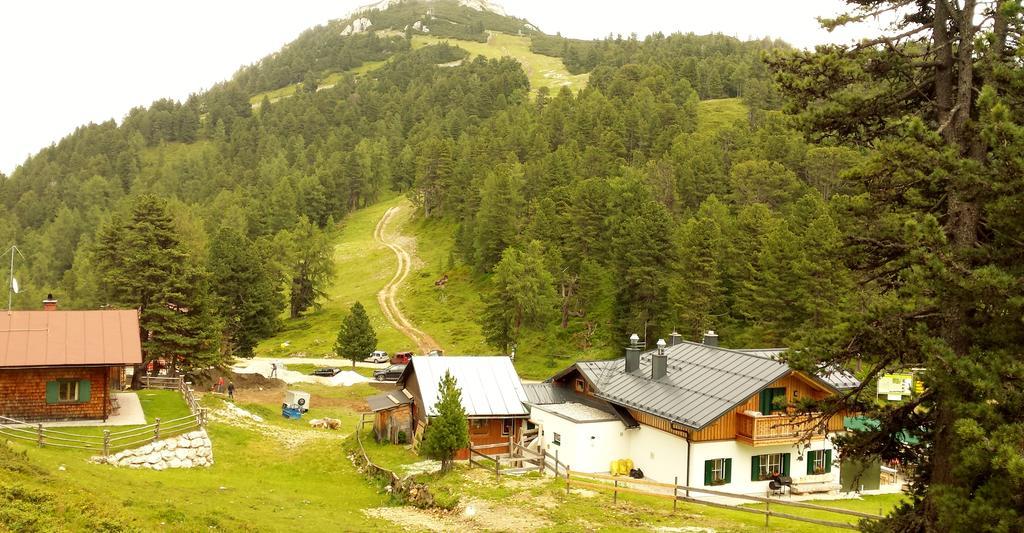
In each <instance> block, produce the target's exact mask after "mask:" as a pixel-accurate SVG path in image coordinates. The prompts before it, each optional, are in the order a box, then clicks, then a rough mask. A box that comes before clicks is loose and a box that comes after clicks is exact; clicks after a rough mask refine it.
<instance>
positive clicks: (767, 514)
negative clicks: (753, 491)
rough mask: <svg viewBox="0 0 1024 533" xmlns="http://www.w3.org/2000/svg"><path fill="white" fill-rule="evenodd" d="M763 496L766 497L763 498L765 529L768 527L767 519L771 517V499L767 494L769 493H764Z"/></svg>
mask: <svg viewBox="0 0 1024 533" xmlns="http://www.w3.org/2000/svg"><path fill="white" fill-rule="evenodd" d="M765 496H766V497H765V500H764V528H765V530H767V529H768V521H769V520H770V519H771V517H772V509H771V506H772V501H771V496H769V495H765Z"/></svg>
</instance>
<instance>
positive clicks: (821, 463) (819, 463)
mask: <svg viewBox="0 0 1024 533" xmlns="http://www.w3.org/2000/svg"><path fill="white" fill-rule="evenodd" d="M811 468H812V470H811V471H812V472H814V473H815V474H818V473H821V474H824V473H825V450H815V451H814V465H812V466H811Z"/></svg>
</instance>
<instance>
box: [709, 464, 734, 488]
mask: <svg viewBox="0 0 1024 533" xmlns="http://www.w3.org/2000/svg"><path fill="white" fill-rule="evenodd" d="M730 481H732V459H708V460H707V461H704V485H724V484H726V483H729V482H730Z"/></svg>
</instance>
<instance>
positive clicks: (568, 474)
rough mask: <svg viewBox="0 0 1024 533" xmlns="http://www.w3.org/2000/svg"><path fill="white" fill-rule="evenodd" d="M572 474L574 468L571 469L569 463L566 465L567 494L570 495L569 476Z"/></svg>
mask: <svg viewBox="0 0 1024 533" xmlns="http://www.w3.org/2000/svg"><path fill="white" fill-rule="evenodd" d="M570 475H572V470H570V469H569V465H565V495H566V496H568V495H569V476H570Z"/></svg>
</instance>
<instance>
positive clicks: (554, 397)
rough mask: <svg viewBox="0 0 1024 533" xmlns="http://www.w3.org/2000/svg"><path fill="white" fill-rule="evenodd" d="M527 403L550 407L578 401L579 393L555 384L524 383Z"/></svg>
mask: <svg viewBox="0 0 1024 533" xmlns="http://www.w3.org/2000/svg"><path fill="white" fill-rule="evenodd" d="M523 390H524V391H526V403H528V404H531V405H550V404H553V403H565V402H573V401H576V398H575V396H577V395H578V393H576V392H573V391H571V390H569V389H568V388H567V387H561V386H559V385H556V384H554V383H524V384H523Z"/></svg>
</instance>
